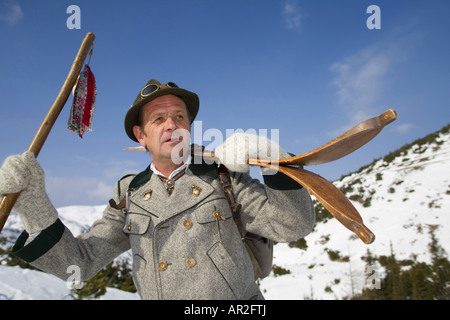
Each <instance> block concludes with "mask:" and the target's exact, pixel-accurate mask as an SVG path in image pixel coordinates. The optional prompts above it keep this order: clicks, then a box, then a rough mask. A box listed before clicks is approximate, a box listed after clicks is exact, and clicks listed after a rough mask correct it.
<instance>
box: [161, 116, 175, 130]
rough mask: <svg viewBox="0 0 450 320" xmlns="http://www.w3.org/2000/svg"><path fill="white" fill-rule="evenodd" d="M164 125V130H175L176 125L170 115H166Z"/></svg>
mask: <svg viewBox="0 0 450 320" xmlns="http://www.w3.org/2000/svg"><path fill="white" fill-rule="evenodd" d="M164 125H165V128H166V130H175V129H176V128H177V125H176V123H175V121H174V120H173V118H172V117H167V119H166V122H165V123H164Z"/></svg>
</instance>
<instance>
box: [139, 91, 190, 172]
mask: <svg viewBox="0 0 450 320" xmlns="http://www.w3.org/2000/svg"><path fill="white" fill-rule="evenodd" d="M141 121H142V123H141V125H140V126H134V127H133V133H134V135H135V137H136V139H137V140H138V141H139V143H140V144H141V145H142V146H143V147H147V149H148V150H149V152H150V154H151V156H152V159H153V161H154V162H155V164H157V163H163V162H164V163H166V162H167V161H171V162H172V159H171V154H172V149H173V148H174V147H175V146H176V145H177V144H178V143H180V141H177V140H172V134H173V133H174V131H175V130H177V129H184V130H187V131H188V132H190V121H189V117H188V113H187V110H186V105H185V103H184V101H183V100H182V99H181V98H179V97H177V96H175V95H164V96H160V97H158V98H156V99H154V100H152V101H150V102H149V103H147V104H146V105H144V106H143V107H142V111H141ZM184 142H185V143H188V142H186V141H184Z"/></svg>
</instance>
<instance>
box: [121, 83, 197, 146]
mask: <svg viewBox="0 0 450 320" xmlns="http://www.w3.org/2000/svg"><path fill="white" fill-rule="evenodd" d="M167 94H173V95H175V96H178V97H179V98H181V99H182V100H183V101H184V103H185V104H186V108H187V111H188V113H189V118H190V121H191V123H192V122H193V121H194V119H195V116H196V115H197V112H198V109H199V105H200V100H199V98H198V96H197V95H196V94H195V93H193V92H190V91H188V90H185V89H182V88H180V87H178V86H177V85H176V84H175V83H173V82H168V83H166V84H161V83H159V81H158V80H155V79H151V80H150V81H148V82H147V84H146V85H145V86H144V88H143V89H142V90H141V91H140V92H139V94H138V95H137V97H136V99H135V100H134V102H133V105H132V106H131V107H130V109H129V110H128V112H127V114H126V115H125V132H126V133H127V135H128V137H129V138H130V139H131V140H133V141H135V142H138V141H137V139H136V137H135V136H134V133H133V127H134V126H135V125H139V123H138V121H139V120H138V118H139V112H140V111H141V108H142V107H143V106H144V105H145V104H147V103H149V102H150V101H152V100H154V99H156V98H158V97H160V96H164V95H167Z"/></svg>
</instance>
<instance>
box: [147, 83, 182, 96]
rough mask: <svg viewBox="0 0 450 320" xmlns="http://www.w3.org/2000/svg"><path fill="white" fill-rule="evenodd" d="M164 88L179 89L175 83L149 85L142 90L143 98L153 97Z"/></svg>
mask: <svg viewBox="0 0 450 320" xmlns="http://www.w3.org/2000/svg"><path fill="white" fill-rule="evenodd" d="M162 86H166V87H169V88H179V87H178V86H177V85H176V84H175V83H173V82H167V83H166V84H162V85H157V84H149V85H146V86H145V87H144V89H142V90H141V97H147V96H148V95H151V94H152V93H153V92H155V91H158V90H159V89H161V87H162Z"/></svg>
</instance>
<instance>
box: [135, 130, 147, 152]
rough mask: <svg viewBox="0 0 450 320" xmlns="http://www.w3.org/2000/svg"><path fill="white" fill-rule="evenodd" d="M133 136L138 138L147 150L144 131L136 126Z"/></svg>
mask: <svg viewBox="0 0 450 320" xmlns="http://www.w3.org/2000/svg"><path fill="white" fill-rule="evenodd" d="M133 134H134V136H135V137H136V139H137V141H139V143H140V144H141V146H143V147H144V148H145V139H144V137H145V133H144V132H143V131H142V128H141V126H137V125H136V126H134V127H133Z"/></svg>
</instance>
